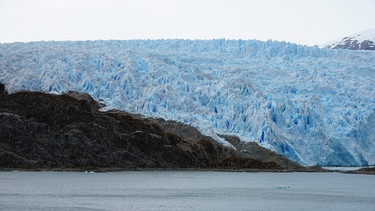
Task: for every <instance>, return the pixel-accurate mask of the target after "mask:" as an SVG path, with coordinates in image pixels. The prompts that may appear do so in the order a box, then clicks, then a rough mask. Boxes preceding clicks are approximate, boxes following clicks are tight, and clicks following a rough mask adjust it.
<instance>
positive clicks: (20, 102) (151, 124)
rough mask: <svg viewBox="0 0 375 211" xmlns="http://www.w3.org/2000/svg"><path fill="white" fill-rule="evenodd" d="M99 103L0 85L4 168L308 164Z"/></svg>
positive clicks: (71, 94) (273, 166)
mask: <svg viewBox="0 0 375 211" xmlns="http://www.w3.org/2000/svg"><path fill="white" fill-rule="evenodd" d="M101 106H103V105H101V104H99V103H97V102H95V101H94V100H93V99H92V98H91V96H90V95H87V94H80V93H76V92H68V93H66V94H63V95H52V94H46V93H39V92H18V93H14V94H8V93H7V92H6V89H5V87H4V85H3V84H0V169H3V170H4V169H47V170H69V169H73V170H77V169H106V170H113V169H122V170H125V169H151V168H158V169H159V168H160V169H182V168H193V169H195V168H197V169H232V170H234V169H241V170H246V169H247V170H249V169H262V170H272V171H285V170H288V171H289V170H306V168H304V167H302V166H300V165H299V164H297V163H294V162H292V161H289V160H288V159H286V158H285V157H283V156H282V155H278V154H276V153H273V152H270V151H267V153H264V152H265V151H264V150H266V149H262V148H261V147H260V146H258V145H256V146H254V144H255V143H254V144H252V143H242V142H241V141H240V140H239V139H238V138H236V137H232V136H225V135H224V136H223V137H224V138H226V139H227V140H230V143H232V144H233V146H234V147H236V148H237V150H236V149H233V148H231V147H227V146H224V145H222V144H220V143H218V142H217V141H215V140H214V139H212V138H211V137H208V136H204V135H202V134H201V133H200V132H199V131H198V130H197V129H195V128H193V127H191V126H188V125H184V124H182V123H178V122H173V121H165V120H163V119H149V118H145V117H143V116H141V115H135V114H130V113H126V112H123V111H117V110H110V111H106V112H102V111H99V108H100V107H101ZM251 146H252V147H251Z"/></svg>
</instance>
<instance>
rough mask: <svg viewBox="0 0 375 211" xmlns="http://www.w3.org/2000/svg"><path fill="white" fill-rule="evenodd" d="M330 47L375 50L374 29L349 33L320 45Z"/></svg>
mask: <svg viewBox="0 0 375 211" xmlns="http://www.w3.org/2000/svg"><path fill="white" fill-rule="evenodd" d="M321 47H324V48H330V49H339V48H340V49H350V50H375V29H370V30H366V31H363V32H359V33H355V34H351V35H349V36H346V37H344V38H340V39H337V40H334V41H331V42H329V43H326V44H323V45H321Z"/></svg>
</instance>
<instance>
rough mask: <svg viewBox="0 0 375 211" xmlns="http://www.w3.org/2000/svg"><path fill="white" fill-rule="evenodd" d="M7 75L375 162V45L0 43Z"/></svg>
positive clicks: (307, 157)
mask: <svg viewBox="0 0 375 211" xmlns="http://www.w3.org/2000/svg"><path fill="white" fill-rule="evenodd" d="M0 82H2V83H5V84H6V87H7V89H8V91H9V92H10V93H13V92H16V91H20V90H31V91H43V92H51V93H62V92H65V91H68V90H75V91H79V92H86V93H89V94H90V95H92V96H93V97H94V98H95V99H96V100H99V101H102V102H104V103H105V104H106V105H107V106H108V108H117V109H122V110H126V111H128V112H134V113H140V114H143V115H146V116H149V117H162V118H165V119H171V120H177V121H180V122H184V123H188V124H191V125H193V126H196V127H197V128H199V129H200V130H201V131H202V132H203V133H204V134H206V135H212V136H213V137H215V138H216V139H217V140H218V141H222V142H224V141H223V140H222V139H220V138H218V136H216V134H217V133H221V134H235V135H238V136H239V137H240V138H242V139H243V140H245V141H256V142H258V143H260V144H261V145H262V146H265V147H267V148H270V149H272V150H274V151H276V152H279V153H282V154H284V155H286V156H287V157H289V158H291V159H293V160H295V161H297V162H299V163H301V164H305V165H342V166H358V165H374V164H375V156H374V155H375V52H363V51H349V50H326V49H320V48H317V47H307V46H300V45H295V44H290V43H285V42H274V41H267V42H261V41H255V40H246V41H243V40H225V39H220V40H132V41H76V42H70V41H67V42H31V43H12V44H0Z"/></svg>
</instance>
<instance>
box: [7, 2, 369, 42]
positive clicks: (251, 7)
mask: <svg viewBox="0 0 375 211" xmlns="http://www.w3.org/2000/svg"><path fill="white" fill-rule="evenodd" d="M371 28H375V0H0V43H5V42H7V43H8V42H18V41H21V42H25V41H40V40H98V39H102V40H108V39H121V40H122V39H162V38H164V39H166V38H182V39H213V38H227V39H258V40H268V39H271V40H279V41H287V42H293V43H298V44H305V45H315V44H321V43H325V42H328V41H331V40H333V39H336V38H340V37H342V36H345V35H348V34H352V33H356V32H360V31H363V30H367V29H371Z"/></svg>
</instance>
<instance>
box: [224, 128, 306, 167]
mask: <svg viewBox="0 0 375 211" xmlns="http://www.w3.org/2000/svg"><path fill="white" fill-rule="evenodd" d="M220 136H221V137H222V138H224V139H225V140H226V141H228V142H229V143H231V144H232V145H233V146H234V147H236V149H237V150H239V151H240V152H241V154H242V155H243V156H245V157H248V158H253V159H257V160H260V161H262V162H275V163H276V164H277V165H279V166H281V167H282V168H284V169H290V170H296V169H302V166H301V165H300V164H298V163H296V162H294V161H291V160H289V159H287V158H286V157H285V156H284V155H281V154H278V153H276V152H273V151H271V150H269V149H266V148H264V147H261V146H259V145H258V144H257V143H255V142H243V141H241V140H240V139H239V138H238V137H236V136H228V135H220Z"/></svg>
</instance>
